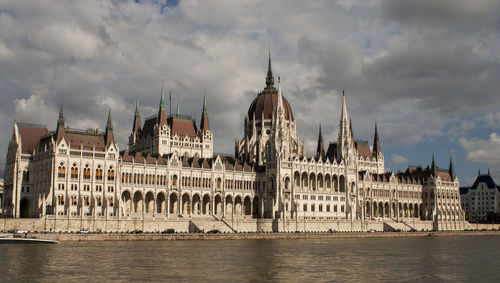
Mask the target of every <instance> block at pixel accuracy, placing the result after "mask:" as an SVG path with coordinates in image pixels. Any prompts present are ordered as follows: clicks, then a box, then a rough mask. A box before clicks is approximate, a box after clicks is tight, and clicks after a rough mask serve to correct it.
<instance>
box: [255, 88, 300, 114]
mask: <svg viewBox="0 0 500 283" xmlns="http://www.w3.org/2000/svg"><path fill="white" fill-rule="evenodd" d="M282 98H283V108H284V109H285V119H286V120H289V121H293V113H292V108H291V107H290V104H288V101H287V100H286V98H285V97H284V96H282ZM277 102H278V91H277V90H276V88H275V87H274V86H270V85H268V86H267V87H266V88H265V89H264V90H263V91H262V92H261V93H259V95H257V97H256V98H255V99H254V100H253V101H252V104H250V107H249V108H248V119H249V120H253V117H254V115H255V120H262V119H272V116H273V111H274V110H275V109H276V107H277V104H278V103H277ZM262 114H264V117H262Z"/></svg>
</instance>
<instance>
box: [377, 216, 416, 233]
mask: <svg viewBox="0 0 500 283" xmlns="http://www.w3.org/2000/svg"><path fill="white" fill-rule="evenodd" d="M411 230H414V228H413V227H412V226H411V225H409V224H407V223H405V222H396V221H394V220H392V219H391V220H384V231H385V232H395V231H411Z"/></svg>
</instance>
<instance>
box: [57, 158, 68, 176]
mask: <svg viewBox="0 0 500 283" xmlns="http://www.w3.org/2000/svg"><path fill="white" fill-rule="evenodd" d="M57 177H59V178H65V177H66V167H64V163H62V162H61V164H59V167H57Z"/></svg>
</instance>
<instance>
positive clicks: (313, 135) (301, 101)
mask: <svg viewBox="0 0 500 283" xmlns="http://www.w3.org/2000/svg"><path fill="white" fill-rule="evenodd" d="M498 5H499V4H498V2H497V1H465V0H463V1H462V0H458V1H451V0H445V1H437V2H436V1H427V0H425V1H407V0H403V1H395V0H390V1H389V0H385V1H384V0H381V1H346V0H342V1H326V0H324V1H315V2H314V3H305V2H304V1H290V2H287V3H282V2H279V1H264V2H261V1H245V2H244V3H236V2H233V1H223V0H221V1H211V2H210V3H204V2H197V1H173V2H171V1H167V2H165V1H118V0H112V1H98V0H96V1H74V2H64V3H59V2H57V4H54V3H53V2H48V1H47V2H45V1H44V2H31V1H29V2H28V1H7V2H5V3H3V5H2V9H0V89H1V90H2V95H0V113H1V114H2V118H3V120H2V121H0V131H1V132H2V133H10V132H11V131H12V122H13V120H14V119H17V120H18V121H23V122H40V123H44V124H47V125H48V126H49V128H50V129H54V127H55V123H56V120H57V111H58V108H59V105H60V104H61V103H62V104H63V105H64V113H65V117H66V118H67V121H68V124H69V125H70V126H72V127H79V128H88V127H92V128H96V127H99V128H101V129H102V128H103V127H104V126H105V123H106V117H107V109H108V108H111V109H112V115H113V122H114V124H115V127H114V129H115V132H116V136H117V139H118V144H119V146H120V148H121V149H126V144H127V140H128V135H129V131H130V129H131V123H132V119H133V113H134V104H135V100H136V98H139V99H140V105H141V107H140V112H141V116H142V117H143V119H144V118H145V117H147V116H150V115H153V114H155V113H156V111H157V109H158V103H159V99H160V88H161V84H162V81H163V83H164V86H165V89H166V91H167V93H168V92H169V91H172V96H173V101H172V102H173V105H174V108H175V106H176V105H177V104H179V105H180V109H181V112H182V113H183V114H187V115H192V116H193V117H194V118H195V119H197V120H199V117H200V114H201V106H202V99H203V98H202V97H203V93H206V94H207V98H208V112H209V118H210V124H211V126H212V129H213V130H214V134H215V151H217V152H232V148H233V144H234V139H235V138H241V137H242V135H243V132H242V127H243V119H244V115H245V113H246V112H247V110H248V106H249V105H250V103H251V101H252V100H253V99H254V97H255V95H256V94H257V93H258V92H259V91H261V90H262V89H263V87H264V86H265V83H264V82H265V80H264V79H265V73H266V68H267V52H268V48H269V47H271V49H272V57H273V71H274V74H275V75H280V76H281V81H282V87H283V90H284V94H285V96H286V97H287V99H288V101H289V102H290V104H291V106H292V108H293V111H294V116H295V117H296V120H297V134H298V136H299V137H300V138H301V139H304V140H305V142H306V144H307V149H308V153H309V154H312V153H313V151H314V148H315V142H316V139H317V129H318V124H319V123H321V124H322V127H323V135H324V139H325V142H329V141H335V140H336V137H337V127H338V119H339V115H340V113H339V112H340V93H341V90H342V89H344V90H345V92H346V96H347V101H348V108H349V113H350V115H351V117H352V119H353V130H354V133H355V137H356V138H358V139H365V140H371V139H372V138H373V124H374V122H375V121H377V123H378V125H379V133H380V139H381V142H382V146H383V147H389V146H394V145H414V144H417V143H419V142H420V141H422V140H426V139H432V138H440V139H456V138H457V137H465V138H467V140H471V137H469V136H467V134H468V133H469V132H470V131H472V130H473V129H474V128H475V126H477V125H482V124H484V125H485V127H497V128H498V125H499V122H498V121H499V118H498V115H497V114H496V112H497V111H496V105H498V104H499V103H500V96H498V95H497V90H498V89H500V81H498V80H497V78H498V77H500V49H498V48H497V47H498V46H499V45H500V24H499V21H498V19H499V18H500V9H497V8H498ZM277 11H279V12H277ZM477 113H480V114H477ZM485 113H491V114H485ZM484 115H488V116H486V118H485V116H484ZM479 116H481V117H479ZM464 120H470V121H474V124H473V123H467V122H463V121H464ZM485 121H486V122H485ZM494 125H496V126H494ZM8 136H9V135H4V138H2V139H0V156H5V155H6V150H7V145H8V139H9V137H8ZM408 157H410V156H408ZM1 163H3V161H2V162H1ZM1 166H2V165H0V167H1ZM0 169H1V168H0Z"/></svg>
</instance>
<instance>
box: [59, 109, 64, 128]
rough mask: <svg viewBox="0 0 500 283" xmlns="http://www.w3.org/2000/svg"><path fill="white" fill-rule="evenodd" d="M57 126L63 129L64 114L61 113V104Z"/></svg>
mask: <svg viewBox="0 0 500 283" xmlns="http://www.w3.org/2000/svg"><path fill="white" fill-rule="evenodd" d="M57 126H58V127H59V126H63V127H64V113H63V105H62V104H61V106H60V108H59V118H58V119H57Z"/></svg>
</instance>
